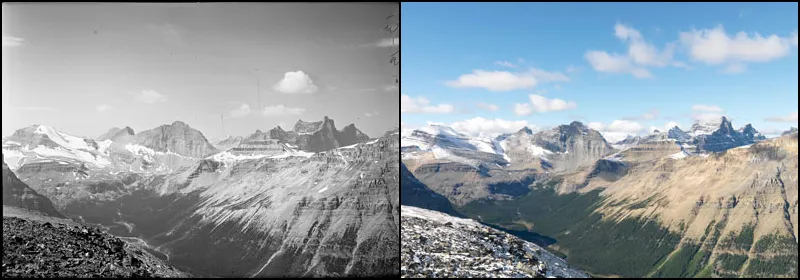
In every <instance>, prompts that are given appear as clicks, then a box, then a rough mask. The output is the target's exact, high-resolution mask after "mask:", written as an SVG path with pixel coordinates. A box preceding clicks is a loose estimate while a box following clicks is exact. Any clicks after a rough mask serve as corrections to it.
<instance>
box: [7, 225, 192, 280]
mask: <svg viewBox="0 0 800 280" xmlns="http://www.w3.org/2000/svg"><path fill="white" fill-rule="evenodd" d="M6 277H11V278H16V277H23V278H28V277H37V278H38V277H45V278H61V277H65V278H72V277H107V278H117V277H123V278H128V277H134V278H153V277H157V278H162V277H189V275H187V274H186V273H183V272H180V271H178V270H176V269H174V268H173V267H171V266H169V265H168V264H166V263H165V262H164V261H162V260H160V259H158V258H157V257H155V256H153V255H152V254H150V253H149V252H147V251H146V250H144V249H142V248H139V247H137V246H135V245H131V244H129V243H127V242H125V241H123V240H121V239H120V238H118V237H114V236H112V235H109V234H107V233H104V232H102V231H100V230H98V229H97V228H93V227H86V226H78V225H67V224H61V223H55V224H52V223H50V222H40V221H33V220H27V219H21V218H17V217H5V216H4V217H3V278H6Z"/></svg>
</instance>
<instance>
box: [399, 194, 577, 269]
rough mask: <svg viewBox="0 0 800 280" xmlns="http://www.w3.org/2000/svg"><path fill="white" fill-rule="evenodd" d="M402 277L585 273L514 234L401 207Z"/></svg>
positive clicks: (450, 217)
mask: <svg viewBox="0 0 800 280" xmlns="http://www.w3.org/2000/svg"><path fill="white" fill-rule="evenodd" d="M401 216H402V229H401V234H402V242H403V243H402V244H403V248H402V250H401V261H402V265H401V267H400V274H401V277H425V278H431V277H432V278H443V277H463V278H471V277H487V278H494V277H502V278H508V277H514V278H518V277H524V278H544V277H559V278H561V277H563V278H588V275H586V274H585V273H583V272H581V271H579V270H576V269H573V268H570V267H569V266H568V265H567V263H566V262H565V261H564V260H562V259H560V258H558V257H556V256H554V255H552V254H550V253H549V252H547V251H546V250H544V249H542V248H540V247H539V246H537V245H536V244H533V243H530V242H527V241H524V240H522V239H520V238H518V237H516V236H513V235H511V234H507V233H505V232H502V231H498V230H495V229H492V228H490V227H487V226H484V225H481V224H479V223H477V222H475V221H474V220H469V219H460V218H456V217H452V216H449V215H447V214H444V213H440V212H436V211H432V210H426V209H421V208H417V207H413V206H403V208H402V213H401Z"/></svg>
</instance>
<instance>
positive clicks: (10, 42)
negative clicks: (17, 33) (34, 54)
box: [3, 35, 25, 47]
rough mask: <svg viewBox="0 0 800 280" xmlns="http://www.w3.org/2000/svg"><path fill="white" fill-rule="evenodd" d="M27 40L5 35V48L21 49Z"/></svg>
mask: <svg viewBox="0 0 800 280" xmlns="http://www.w3.org/2000/svg"><path fill="white" fill-rule="evenodd" d="M24 41H25V39H22V38H18V37H14V36H5V35H3V47H19V46H21V45H22V42H24Z"/></svg>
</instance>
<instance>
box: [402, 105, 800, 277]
mask: <svg viewBox="0 0 800 280" xmlns="http://www.w3.org/2000/svg"><path fill="white" fill-rule="evenodd" d="M421 131H425V130H421ZM420 135H424V134H421V132H420V133H418V132H416V131H415V132H414V133H409V134H407V135H406V136H405V137H404V140H401V141H402V142H403V143H404V144H403V145H404V147H403V149H404V150H403V151H404V152H403V153H402V158H403V163H404V164H405V165H406V166H408V167H409V171H410V173H412V174H411V175H410V176H412V177H414V178H415V179H418V181H419V182H420V183H421V184H422V185H423V186H424V187H425V188H427V189H429V190H430V191H431V192H433V193H435V194H438V195H442V196H444V197H445V198H447V200H448V201H447V202H441V201H439V202H430V201H429V202H426V203H427V205H428V206H422V207H428V208H429V209H434V208H433V207H438V208H440V209H441V208H446V207H447V206H448V205H451V206H452V207H453V208H454V209H455V211H454V212H455V213H457V215H463V216H466V217H469V218H472V219H475V220H476V221H479V222H481V223H484V224H487V225H491V226H492V227H496V228H498V229H501V230H503V231H505V232H508V233H512V234H514V235H516V236H519V237H521V238H524V239H526V240H528V241H531V242H534V243H536V244H538V245H540V246H542V247H545V248H547V249H548V250H551V251H552V252H553V253H555V254H558V255H561V256H563V257H564V258H565V260H566V261H567V262H568V263H569V264H570V265H572V266H575V267H577V268H579V269H582V270H584V271H586V272H587V273H590V274H592V275H594V276H598V277H605V276H622V277H712V276H713V277H740V276H743V277H765V276H769V277H796V276H797V269H796V267H797V248H798V247H797V199H798V196H797V169H798V165H797V164H798V163H797V160H798V157H797V133H792V132H789V133H785V134H784V135H783V136H779V137H775V138H770V139H766V138H765V137H763V136H760V134H759V133H758V131H756V130H755V129H754V128H753V127H752V126H751V125H746V126H744V127H743V128H741V129H739V130H735V129H732V125H731V123H730V121H729V120H728V119H726V118H724V117H723V118H722V119H721V120H720V121H718V122H713V123H710V124H709V123H705V124H697V125H695V126H693V130H690V131H688V132H684V131H682V130H680V128H678V127H674V128H673V129H671V130H670V131H669V132H654V133H651V134H649V135H645V136H642V137H636V138H634V137H630V136H629V137H628V138H626V139H623V140H620V141H619V142H617V143H607V142H606V140H605V139H604V137H603V136H602V135H600V133H597V132H596V131H594V130H593V129H591V128H588V127H585V126H582V124H580V123H575V122H573V123H572V124H570V125H562V126H559V127H556V128H554V129H552V130H547V131H542V132H538V133H532V132H531V130H530V129H527V128H524V129H522V130H520V131H519V132H517V133H513V134H508V135H503V136H501V137H497V138H496V139H486V138H484V139H483V140H471V138H472V137H471V136H468V135H466V134H458V133H449V134H437V135H432V136H426V137H424V138H420ZM554 135H559V136H558V137H553V136H554ZM726 135H728V136H726ZM453 137H455V138H457V139H456V140H451V139H450V138H453ZM406 138H409V141H406ZM418 139H423V140H418ZM547 139H557V141H552V140H550V141H548V140H547ZM457 141H458V142H461V143H471V142H482V143H491V144H490V145H491V146H492V147H497V149H496V151H497V152H495V154H496V156H486V155H484V154H482V153H487V152H489V149H477V148H474V147H470V146H465V145H455V146H454V145H440V146H437V145H438V144H437V143H457ZM420 142H423V143H425V144H427V146H426V145H416V144H417V143H420ZM575 143H578V144H577V145H576V144H575ZM414 146H416V148H414ZM475 147H477V146H475ZM721 147H724V148H721ZM451 150H455V151H454V152H450V151H451ZM429 151H432V152H429ZM472 151H474V152H472ZM567 152H569V154H572V155H571V156H567ZM428 153H432V154H428ZM493 158H505V159H506V162H505V164H498V162H497V161H496V160H494V159H493ZM542 163H547V164H542ZM405 188H406V185H405V183H403V186H402V187H401V195H402V193H404V192H405ZM415 188H420V187H415ZM448 202H449V203H448ZM407 203H415V202H406V201H405V200H404V201H403V204H404V205H406V204H407ZM409 205H411V204H409Z"/></svg>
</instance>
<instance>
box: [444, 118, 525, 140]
mask: <svg viewBox="0 0 800 280" xmlns="http://www.w3.org/2000/svg"><path fill="white" fill-rule="evenodd" d="M526 126H527V127H528V128H530V129H532V130H538V127H536V126H533V125H530V124H528V121H524V120H519V121H510V120H503V119H497V118H496V119H485V118H481V117H476V118H472V119H468V120H464V121H459V122H454V123H452V124H451V125H450V127H452V128H453V129H455V130H456V131H460V132H464V133H468V134H470V135H473V136H478V135H481V134H483V135H487V134H488V135H492V134H502V133H513V132H517V131H519V130H520V129H522V128H523V127H526Z"/></svg>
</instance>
